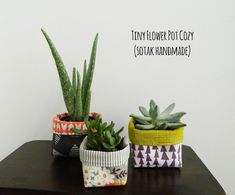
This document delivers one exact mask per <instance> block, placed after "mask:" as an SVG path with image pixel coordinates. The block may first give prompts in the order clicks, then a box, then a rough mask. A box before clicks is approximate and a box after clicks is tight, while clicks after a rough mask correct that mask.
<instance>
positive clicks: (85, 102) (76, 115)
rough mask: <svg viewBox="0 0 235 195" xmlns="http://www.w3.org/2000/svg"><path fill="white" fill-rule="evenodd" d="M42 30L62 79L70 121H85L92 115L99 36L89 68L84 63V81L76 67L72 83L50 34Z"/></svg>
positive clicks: (95, 42) (96, 39)
mask: <svg viewBox="0 0 235 195" xmlns="http://www.w3.org/2000/svg"><path fill="white" fill-rule="evenodd" d="M41 30H42V33H43V35H44V36H45V38H46V40H47V43H48V45H49V47H50V50H51V53H52V55H53V57H54V60H55V64H56V67H57V71H58V74H59V78H60V83H61V88H62V92H63V97H64V102H65V105H66V108H67V111H68V113H69V120H71V121H84V120H85V119H87V118H88V117H89V113H90V101H91V83H92V79H93V73H94V68H95V59H96V49H97V43H98V34H96V37H95V39H94V42H93V46H92V51H91V56H90V61H89V65H88V68H87V64H86V60H85V61H84V67H83V78H82V81H81V76H80V73H79V71H78V70H77V69H76V68H75V67H74V68H73V74H72V81H71V80H70V78H69V76H68V73H67V70H66V68H65V65H64V63H63V61H62V59H61V57H60V55H59V53H58V51H57V49H56V47H55V45H54V44H53V42H52V41H51V39H50V37H49V36H48V34H47V33H46V32H45V31H44V30H43V29H41Z"/></svg>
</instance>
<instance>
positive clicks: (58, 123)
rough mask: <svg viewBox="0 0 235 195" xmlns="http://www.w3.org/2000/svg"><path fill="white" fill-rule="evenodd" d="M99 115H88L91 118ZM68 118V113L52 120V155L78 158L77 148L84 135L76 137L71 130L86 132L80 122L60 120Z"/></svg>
mask: <svg viewBox="0 0 235 195" xmlns="http://www.w3.org/2000/svg"><path fill="white" fill-rule="evenodd" d="M97 115H99V114H98V113H96V112H93V113H91V114H90V117H91V118H94V117H95V116H97ZM66 117H68V113H62V114H57V115H56V116H55V117H54V118H53V127H52V130H53V140H52V141H53V143H52V155H53V156H61V157H74V158H78V157H79V147H80V144H81V142H82V141H83V139H84V138H85V135H78V134H76V133H75V132H74V131H72V130H71V128H76V129H80V130H82V131H86V129H87V128H86V124H85V122H84V121H82V122H72V121H66V120H62V119H65V118H66Z"/></svg>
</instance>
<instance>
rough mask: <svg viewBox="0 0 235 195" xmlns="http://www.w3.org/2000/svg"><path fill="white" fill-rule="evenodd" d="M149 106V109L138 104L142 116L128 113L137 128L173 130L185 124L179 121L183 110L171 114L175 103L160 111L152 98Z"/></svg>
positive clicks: (183, 113)
mask: <svg viewBox="0 0 235 195" xmlns="http://www.w3.org/2000/svg"><path fill="white" fill-rule="evenodd" d="M149 106H150V107H149V111H148V110H147V109H146V108H145V107H143V106H139V110H140V112H141V113H142V115H143V116H138V115H134V114H131V115H130V117H132V118H133V119H134V122H135V127H136V128H137V129H142V130H148V129H155V130H174V129H177V128H180V127H184V126H186V124H184V123H182V122H180V119H181V117H182V116H184V115H185V114H186V113H185V112H177V113H174V114H171V112H172V111H173V109H174V107H175V103H172V104H171V105H169V106H168V107H167V108H166V109H165V110H164V111H163V112H161V113H160V110H159V107H158V105H157V104H156V103H155V101H154V100H151V101H150V104H149Z"/></svg>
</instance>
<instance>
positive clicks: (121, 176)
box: [80, 137, 130, 187]
mask: <svg viewBox="0 0 235 195" xmlns="http://www.w3.org/2000/svg"><path fill="white" fill-rule="evenodd" d="M123 144H124V148H123V149H122V150H118V151H114V152H104V151H94V150H87V147H86V145H87V137H86V138H85V139H84V140H83V142H82V143H81V145H80V160H81V162H82V170H83V178H84V186H85V187H102V186H123V185H126V182H127V175H128V158H129V154H130V148H129V143H128V142H127V141H126V140H124V142H123Z"/></svg>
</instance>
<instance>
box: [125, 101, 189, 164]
mask: <svg viewBox="0 0 235 195" xmlns="http://www.w3.org/2000/svg"><path fill="white" fill-rule="evenodd" d="M174 107H175V104H174V103H173V104H171V105H169V106H168V107H167V108H166V109H165V110H164V111H163V112H161V113H160V111H159V107H158V106H157V104H156V103H155V102H154V100H151V101H150V108H149V110H147V109H146V108H145V107H143V106H140V107H139V110H140V112H141V113H142V116H138V115H134V114H131V115H130V117H131V119H130V122H129V127H128V129H129V131H128V133H129V139H130V141H131V156H132V162H133V165H134V167H179V168H180V167H182V142H183V138H184V126H186V125H185V124H184V123H182V122H180V119H181V117H182V116H183V115H185V114H186V113H185V112H178V113H174V114H171V112H172V111H173V109H174Z"/></svg>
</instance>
